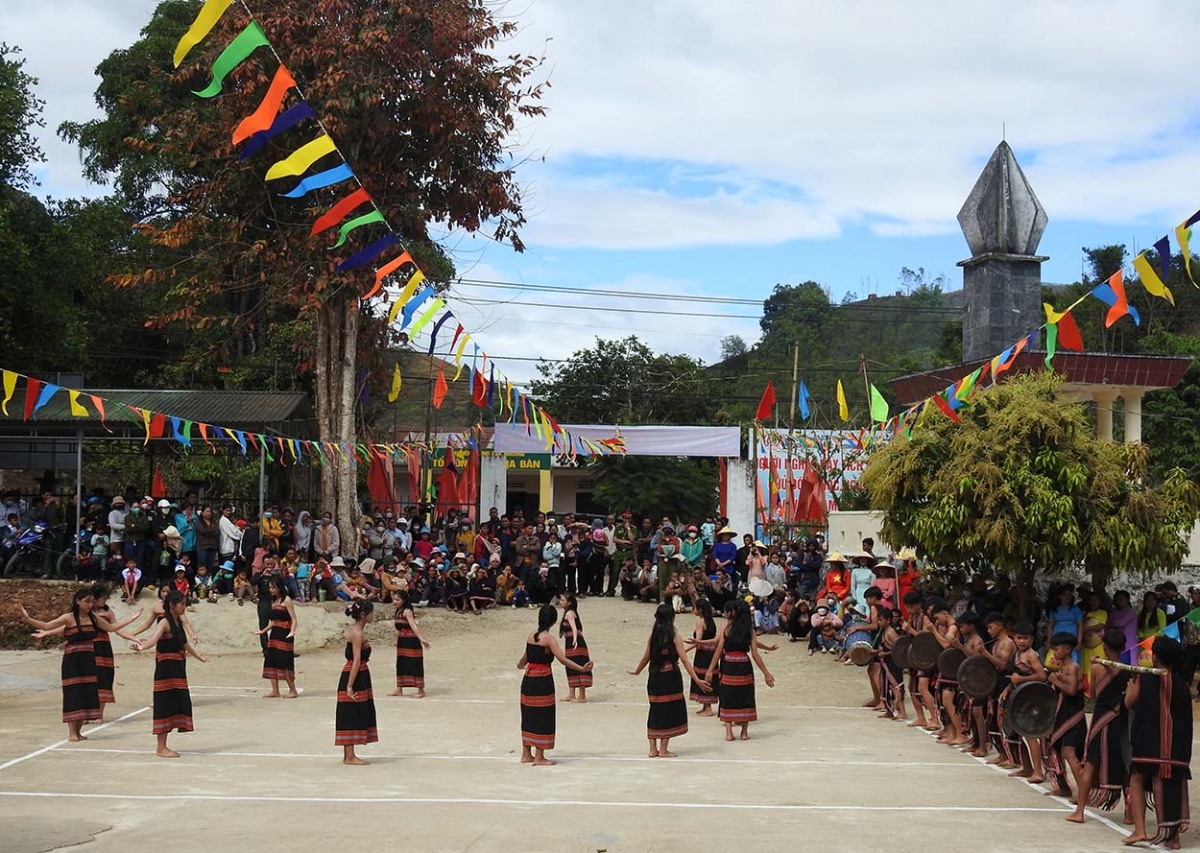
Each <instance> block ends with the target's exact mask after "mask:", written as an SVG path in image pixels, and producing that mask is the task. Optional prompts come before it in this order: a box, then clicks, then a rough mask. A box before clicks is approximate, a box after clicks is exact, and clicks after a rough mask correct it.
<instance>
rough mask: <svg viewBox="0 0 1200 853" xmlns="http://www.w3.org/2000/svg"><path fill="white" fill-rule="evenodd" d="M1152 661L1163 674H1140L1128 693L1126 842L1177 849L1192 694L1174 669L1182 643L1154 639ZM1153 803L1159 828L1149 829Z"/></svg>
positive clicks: (1184, 809)
mask: <svg viewBox="0 0 1200 853" xmlns="http://www.w3.org/2000/svg"><path fill="white" fill-rule="evenodd" d="M1150 654H1151V657H1152V659H1153V663H1154V666H1155V667H1156V668H1157V669H1164V670H1166V672H1165V673H1164V674H1162V675H1141V674H1139V675H1137V676H1136V677H1135V678H1133V679H1132V680H1131V681H1130V682H1129V687H1128V688H1127V689H1126V692H1125V706H1126V707H1127V708H1130V709H1131V710H1132V711H1133V727H1132V731H1133V734H1132V735H1131V737H1130V741H1131V746H1132V750H1131V751H1132V754H1133V761H1132V763H1131V764H1130V768H1129V769H1130V776H1129V811H1130V816H1131V817H1132V818H1133V834H1132V835H1130V836H1129V837H1128V838H1126V839H1125V843H1126V844H1137V843H1139V842H1149V843H1150V844H1162V845H1163V846H1164V847H1167V848H1168V849H1171V850H1178V849H1179V836H1180V835H1182V834H1183V833H1184V832H1186V831H1187V828H1188V822H1189V820H1190V815H1189V813H1188V780H1189V779H1191V778H1192V771H1191V767H1190V765H1191V763H1192V699H1191V696H1190V695H1189V690H1188V684H1187V683H1186V682H1185V681H1184V680H1183V679H1182V678H1180V677H1179V676H1178V675H1176V674H1175V670H1176V668H1177V667H1178V666H1179V665H1180V664H1181V663H1182V662H1183V646H1181V645H1180V644H1179V643H1178V642H1176V641H1175V640H1172V639H1171V638H1170V637H1164V636H1159V637H1155V638H1154V644H1153V645H1152V646H1151V647H1150ZM1147 804H1151V805H1153V806H1154V813H1155V816H1156V817H1157V819H1158V832H1157V833H1156V834H1155V835H1154V837H1153V838H1151V837H1150V836H1149V835H1147V834H1146V806H1147Z"/></svg>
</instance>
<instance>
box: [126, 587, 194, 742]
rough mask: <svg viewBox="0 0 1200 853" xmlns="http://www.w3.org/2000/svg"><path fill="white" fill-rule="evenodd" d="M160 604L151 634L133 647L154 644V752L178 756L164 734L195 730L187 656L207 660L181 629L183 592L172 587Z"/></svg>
mask: <svg viewBox="0 0 1200 853" xmlns="http://www.w3.org/2000/svg"><path fill="white" fill-rule="evenodd" d="M163 604H164V610H163V618H162V619H160V620H159V623H158V624H157V625H156V626H155V627H154V631H153V632H152V633H151V634H150V636H149V637H147V638H146V639H144V640H141V641H139V642H137V643H135V644H134V646H133V649H134V651H138V652H144V651H145V650H146V649H148V648H150V646H152V645H153V646H154V734H155V736H156V737H157V738H158V749H157V750H155V753H154V754H155V755H157V756H158V757H159V758H178V757H179V753H178V752H175V751H174V750H173V749H169V748H168V747H167V735H168V734H170V733H171V732H172V731H180V732H190V731H192V730H193V729H194V725H193V723H192V694H191V693H190V692H188V683H187V656H188V655H191V656H192V657H194V658H195V659H196V660H198V661H200V663H208V658H206V657H203V656H202V655H201V654H200V653H199V652H197V651H196V650H195V648H193V647H192V644H191V643H190V642H188V639H187V634H186V633H185V632H184V628H183V614H184V613H185V612H186V611H187V599H186V598H184V597H183V593H181V592H177V591H176V590H171V591H170V592H169V593H167V597H166V599H165V600H164V601H163Z"/></svg>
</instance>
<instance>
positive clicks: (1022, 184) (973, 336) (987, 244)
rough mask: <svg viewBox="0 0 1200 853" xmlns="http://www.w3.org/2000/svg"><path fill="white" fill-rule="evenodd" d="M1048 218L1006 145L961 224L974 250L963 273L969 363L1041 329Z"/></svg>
mask: <svg viewBox="0 0 1200 853" xmlns="http://www.w3.org/2000/svg"><path fill="white" fill-rule="evenodd" d="M1048 221H1049V220H1048V218H1047V216H1046V211H1045V210H1044V209H1043V208H1042V204H1041V202H1039V201H1038V198H1037V196H1036V195H1035V194H1034V192H1033V187H1031V186H1030V185H1029V181H1028V179H1026V177H1025V173H1024V172H1022V171H1021V167H1020V166H1019V165H1018V164H1017V158H1016V157H1015V156H1013V152H1012V149H1011V148H1009V147H1008V143H1007V142H1001V143H1000V144H999V145H998V146H997V147H996V150H995V152H993V154H992V157H991V159H990V160H988V163H987V166H985V167H984V169H983V174H981V175H980V176H979V180H978V181H976V182H975V187H974V188H973V189H972V190H971V194H970V195H969V196H967V200H966V202H965V203H964V204H963V207H962V210H960V211H959V212H958V224H959V227H960V228H962V232H963V236H964V237H966V238H967V245H968V246H969V247H970V249H971V257H970V259H969V260H965V261H960V262H959V264H958V265H959V266H960V267H962V268H963V292H964V295H965V297H966V300H965V301H966V305H965V308H964V312H965V313H964V315H963V358H964V359H965V360H966V361H968V362H970V361H978V360H981V359H985V358H991V357H992V356H993V355H996V354H997V353H999V352H1002V351H1003V350H1004V349H1005V348H1006V347H1009V346H1011V345H1012V344H1013V342H1015V341H1016V340H1017V339H1019V338H1020V337H1021V336H1022V335H1025V334H1028V333H1029V330H1030V329H1034V328H1036V327H1037V326H1038V325H1039V324H1040V323H1041V317H1042V306H1041V301H1042V300H1041V295H1042V293H1041V288H1042V263H1043V262H1044V261H1047V260H1049V258H1046V257H1042V256H1039V255H1037V254H1036V252H1037V248H1038V243H1040V242H1041V239H1042V233H1043V232H1044V231H1045V230H1046V223H1047V222H1048Z"/></svg>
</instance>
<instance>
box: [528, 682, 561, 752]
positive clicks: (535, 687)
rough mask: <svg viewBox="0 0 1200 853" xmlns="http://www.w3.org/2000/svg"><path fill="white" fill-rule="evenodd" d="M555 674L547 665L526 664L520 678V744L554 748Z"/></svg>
mask: <svg viewBox="0 0 1200 853" xmlns="http://www.w3.org/2000/svg"><path fill="white" fill-rule="evenodd" d="M554 732H555V715H554V675H553V673H552V672H551V670H550V665H549V664H533V663H531V664H529V665H528V666H526V667H525V677H524V678H522V679H521V745H522V746H528V747H538V748H540V749H554Z"/></svg>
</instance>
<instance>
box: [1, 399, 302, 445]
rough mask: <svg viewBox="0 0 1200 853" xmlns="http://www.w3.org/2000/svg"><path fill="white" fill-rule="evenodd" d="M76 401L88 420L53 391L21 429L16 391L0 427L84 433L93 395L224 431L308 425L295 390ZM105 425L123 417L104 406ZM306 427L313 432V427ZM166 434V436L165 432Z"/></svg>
mask: <svg viewBox="0 0 1200 853" xmlns="http://www.w3.org/2000/svg"><path fill="white" fill-rule="evenodd" d="M80 394H81V395H83V396H82V397H81V400H80V402H81V403H83V406H84V408H86V409H87V410H88V413H89V414H88V417H86V418H76V417H73V416H72V415H71V406H70V399H69V397H68V396H67V392H66V390H65V389H64V390H63V391H60V392H58V393H57V394H55V395H54V397H53V398H52V399H51V400H50V402H48V403H47V404H46V405H45V406H44V407H43V408H42V409H41V410H39V411H38V413H37V419H36V421H34V420H33V419H32V418H31V419H30V421H29V423H28V424H23V423H22V419H23V416H24V389H23V388H22V389H21V390H19V391H18V392H17V395H16V397H15V398H14V399H13V400H12V401H10V402H9V404H8V415H7V416H5V415H4V414H3V413H0V426H5V427H11V426H13V425H16V424H20V425H22V426H34V425H41V426H61V425H70V426H71V427H73V428H76V429H78V428H84V429H88V428H91V427H93V426H94V427H97V428H98V427H100V417H99V415H98V414H97V413H96V411H95V406H94V405H93V404H92V402H91V400H89V399H88V398H87V396H86V395H88V394H95V395H97V396H99V397H103V398H104V399H105V400H111V401H117V402H121V403H125V404H127V405H130V406H137V407H138V408H140V409H149V410H151V411H154V412H162V413H163V414H165V415H168V416H171V417H177V418H180V419H183V420H189V421H194V422H197V423H208V424H214V425H218V426H225V427H237V428H246V427H254V428H258V429H261V428H262V427H263V426H265V425H271V424H282V423H286V422H292V421H311V419H312V409H311V407H310V406H309V403H308V395H307V394H304V393H301V392H299V391H160V390H139V389H111V388H88V389H81V390H80ZM107 408H108V411H107V413H106V414H107V417H108V421H109V425H110V426H112V425H113V423H114V422H119V421H122V420H127V419H128V417H129V413H128V412H127V411H125V410H122V411H124V416H123V415H122V414H121V412H118V411H115V410H114V409H113V407H111V406H109V407H107ZM312 426H314V427H315V424H313V425H312ZM168 434H169V433H168Z"/></svg>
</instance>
